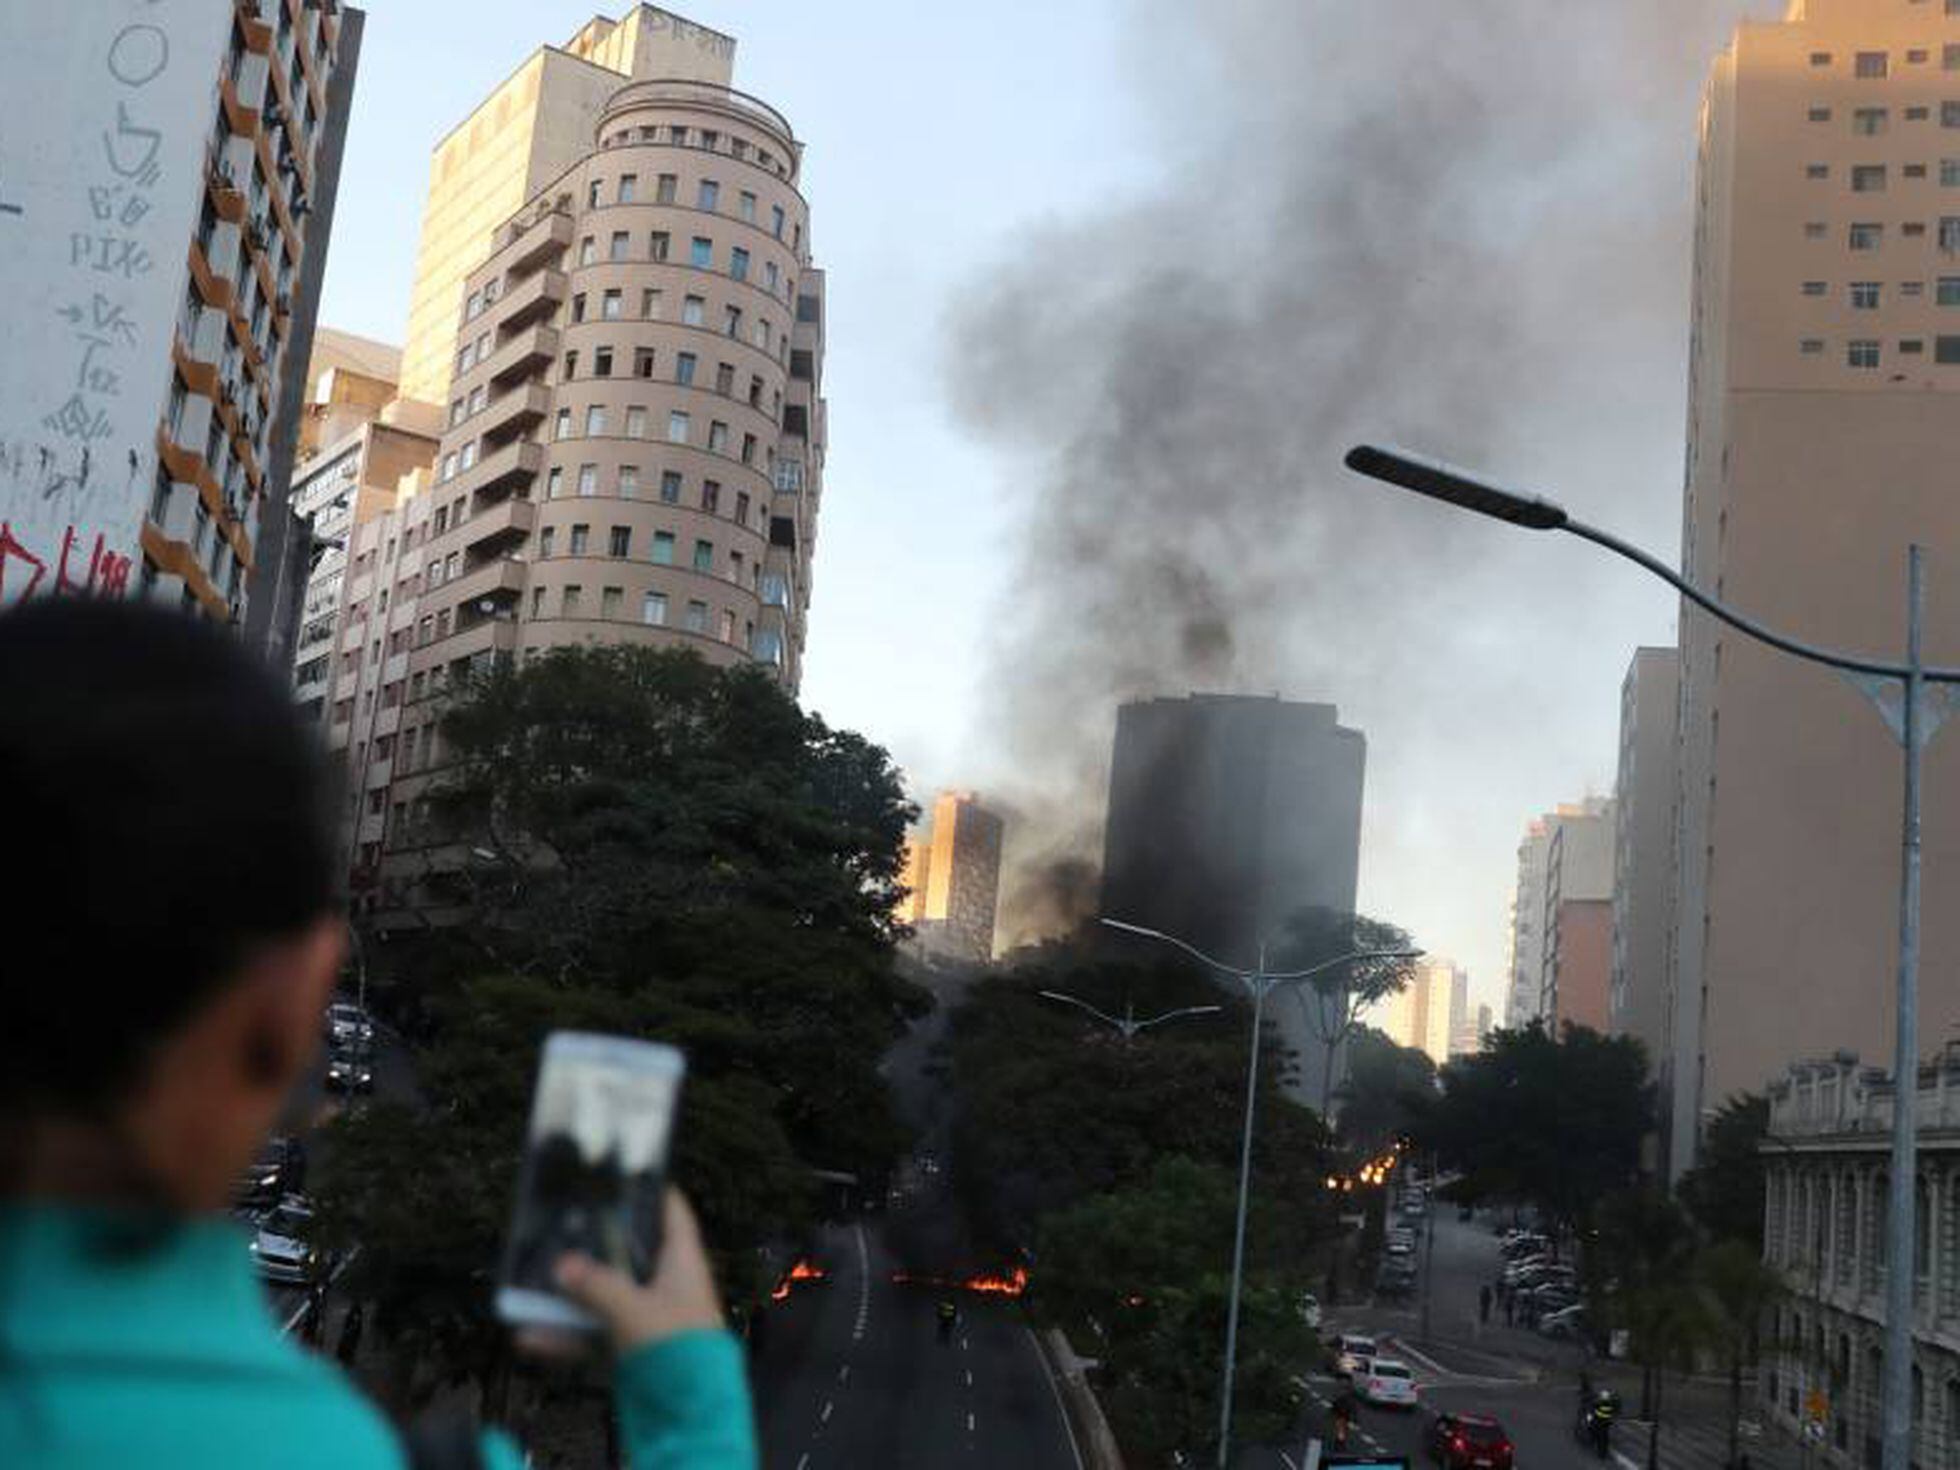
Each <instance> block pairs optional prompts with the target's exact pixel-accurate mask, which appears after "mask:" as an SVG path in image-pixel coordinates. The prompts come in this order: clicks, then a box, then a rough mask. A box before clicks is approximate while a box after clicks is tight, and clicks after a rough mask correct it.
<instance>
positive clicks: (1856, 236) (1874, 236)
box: [1850, 224, 1885, 250]
mask: <svg viewBox="0 0 1960 1470" xmlns="http://www.w3.org/2000/svg"><path fill="white" fill-rule="evenodd" d="M1850 240H1851V248H1852V249H1853V250H1876V249H1878V247H1879V246H1880V245H1881V244H1883V243H1884V240H1885V226H1883V225H1876V224H1855V225H1853V226H1852V227H1851V234H1850Z"/></svg>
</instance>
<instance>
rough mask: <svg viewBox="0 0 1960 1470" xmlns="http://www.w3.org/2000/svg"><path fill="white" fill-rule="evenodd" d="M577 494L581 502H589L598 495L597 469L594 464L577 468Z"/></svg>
mask: <svg viewBox="0 0 1960 1470" xmlns="http://www.w3.org/2000/svg"><path fill="white" fill-rule="evenodd" d="M578 493H579V498H580V499H581V500H589V499H590V498H591V497H592V496H594V495H597V494H598V493H599V467H598V466H597V465H596V464H582V465H580V466H579V467H578Z"/></svg>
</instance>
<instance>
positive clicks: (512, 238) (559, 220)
mask: <svg viewBox="0 0 1960 1470" xmlns="http://www.w3.org/2000/svg"><path fill="white" fill-rule="evenodd" d="M499 234H500V236H501V237H502V240H503V243H502V244H501V245H500V246H499V247H498V248H497V250H496V251H495V252H494V253H493V254H492V255H491V257H490V259H489V260H487V261H485V262H484V264H485V265H486V266H488V267H490V268H491V270H492V271H494V272H507V273H510V274H514V275H522V274H523V273H524V272H526V271H528V270H531V269H533V268H534V267H536V266H538V265H539V264H541V263H542V262H544V261H545V260H548V259H550V258H551V257H552V256H554V255H558V254H560V253H562V252H563V251H564V249H565V247H566V246H567V245H570V244H571V243H572V217H571V215H570V214H568V213H566V212H565V211H563V210H560V209H558V208H556V207H554V206H552V205H549V204H547V205H545V207H544V208H543V209H542V210H540V209H538V208H536V207H535V206H534V207H533V208H532V209H531V210H530V212H528V213H525V214H521V215H520V216H519V217H518V219H516V220H514V221H512V222H511V223H510V224H508V225H506V226H505V227H504V229H503V230H502V231H500V232H499Z"/></svg>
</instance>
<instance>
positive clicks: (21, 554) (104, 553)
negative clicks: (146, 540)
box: [0, 521, 135, 597]
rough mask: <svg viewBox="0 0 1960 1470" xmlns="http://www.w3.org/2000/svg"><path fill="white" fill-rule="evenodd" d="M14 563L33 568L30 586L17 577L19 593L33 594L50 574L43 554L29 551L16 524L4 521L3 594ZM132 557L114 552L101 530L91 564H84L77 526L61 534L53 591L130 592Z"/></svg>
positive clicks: (0, 530)
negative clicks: (9, 567)
mask: <svg viewBox="0 0 1960 1470" xmlns="http://www.w3.org/2000/svg"><path fill="white" fill-rule="evenodd" d="M11 562H22V563H24V564H26V565H27V566H28V567H29V568H31V569H32V572H33V575H31V576H30V577H28V579H27V585H26V586H25V587H22V586H20V585H19V579H18V578H16V579H15V589H16V592H17V595H18V596H21V597H32V596H33V595H34V593H35V592H36V590H38V589H39V587H40V585H41V583H42V581H43V580H44V579H45V578H46V577H47V574H48V564H47V562H46V561H45V560H43V559H42V558H41V557H38V556H36V555H35V554H34V553H33V552H32V551H30V550H28V548H27V547H26V545H25V544H24V543H22V541H21V540H20V538H19V537H17V536H16V535H14V528H13V526H12V525H11V524H10V523H9V522H6V521H0V597H4V596H6V595H7V593H8V590H9V589H8V586H7V569H8V564H9V563H11ZM134 564H135V563H134V561H133V559H132V558H130V557H127V556H124V555H122V554H121V553H120V552H115V551H111V550H109V549H108V545H107V543H106V542H105V540H104V538H103V536H102V533H101V532H99V531H98V532H97V533H96V537H95V546H94V548H93V549H92V550H91V551H90V552H89V554H88V565H87V567H86V568H84V567H83V565H82V557H81V538H80V537H78V536H77V535H76V534H75V528H74V527H73V526H70V527H68V529H67V530H65V531H63V532H62V533H61V555H60V557H59V559H58V560H57V562H56V564H55V572H54V585H53V586H52V587H50V588H49V589H48V590H49V591H50V592H56V593H60V592H69V593H75V594H78V595H94V596H101V597H122V596H124V595H125V594H127V592H128V591H129V573H130V569H131V568H132V567H133V566H134Z"/></svg>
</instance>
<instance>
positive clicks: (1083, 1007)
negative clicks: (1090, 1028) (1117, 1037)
mask: <svg viewBox="0 0 1960 1470" xmlns="http://www.w3.org/2000/svg"><path fill="white" fill-rule="evenodd" d="M1038 994H1040V995H1043V996H1045V997H1047V998H1048V999H1049V1000H1058V1001H1060V1002H1061V1003H1062V1004H1063V1005H1065V1006H1074V1007H1075V1008H1076V1009H1077V1010H1079V1011H1087V1012H1088V1013H1089V1014H1090V1015H1092V1016H1094V1017H1095V1018H1096V1019H1097V1020H1098V1021H1107V1022H1108V1023H1109V1024H1110V1025H1112V1026H1114V1027H1115V1028H1116V1029H1117V1030H1118V1031H1121V1030H1122V1029H1123V1023H1122V1022H1121V1021H1119V1020H1117V1019H1116V1017H1114V1016H1112V1015H1110V1014H1109V1012H1107V1011H1099V1010H1097V1009H1096V1008H1095V1007H1094V1006H1092V1005H1090V1004H1089V1002H1088V1001H1086V1000H1083V999H1081V998H1080V997H1078V996H1073V995H1064V994H1063V993H1062V992H1061V991H1059V990H1043V991H1040V992H1038Z"/></svg>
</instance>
